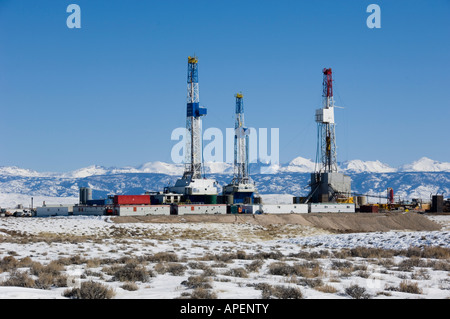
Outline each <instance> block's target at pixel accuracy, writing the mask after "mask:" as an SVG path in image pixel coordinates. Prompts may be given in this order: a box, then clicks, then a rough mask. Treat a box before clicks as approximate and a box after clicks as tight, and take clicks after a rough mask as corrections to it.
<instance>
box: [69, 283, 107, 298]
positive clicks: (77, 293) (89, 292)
mask: <svg viewBox="0 0 450 319" xmlns="http://www.w3.org/2000/svg"><path fill="white" fill-rule="evenodd" d="M62 295H63V296H64V297H68V298H72V299H111V298H113V297H114V296H115V292H114V290H113V289H112V288H110V287H108V286H106V285H104V284H101V283H98V282H95V281H84V282H82V283H81V284H80V287H79V288H70V289H66V290H65V291H64V292H63V294H62Z"/></svg>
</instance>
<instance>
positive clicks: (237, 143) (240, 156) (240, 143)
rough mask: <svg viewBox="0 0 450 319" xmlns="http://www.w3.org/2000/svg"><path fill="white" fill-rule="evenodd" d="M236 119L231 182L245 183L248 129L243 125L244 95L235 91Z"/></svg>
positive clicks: (247, 179)
mask: <svg viewBox="0 0 450 319" xmlns="http://www.w3.org/2000/svg"><path fill="white" fill-rule="evenodd" d="M235 97H236V121H235V124H234V177H233V180H232V184H235V185H238V184H240V183H242V184H247V183H249V182H250V177H249V174H248V135H249V133H250V131H249V129H248V128H247V127H245V125H244V96H243V94H242V93H237V94H236V95H235Z"/></svg>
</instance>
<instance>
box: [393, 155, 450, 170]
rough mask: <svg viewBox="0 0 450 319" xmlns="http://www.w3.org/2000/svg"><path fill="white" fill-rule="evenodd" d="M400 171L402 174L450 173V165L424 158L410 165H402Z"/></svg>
mask: <svg viewBox="0 0 450 319" xmlns="http://www.w3.org/2000/svg"><path fill="white" fill-rule="evenodd" d="M400 170H401V171H402V172H450V163H449V162H438V161H435V160H432V159H430V158H428V157H422V158H420V159H419V160H417V161H414V162H412V163H410V164H405V165H402V166H401V167H400Z"/></svg>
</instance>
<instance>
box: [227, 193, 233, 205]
mask: <svg viewBox="0 0 450 319" xmlns="http://www.w3.org/2000/svg"><path fill="white" fill-rule="evenodd" d="M226 201H227V204H230V205H231V204H233V202H234V196H233V195H227V199H226Z"/></svg>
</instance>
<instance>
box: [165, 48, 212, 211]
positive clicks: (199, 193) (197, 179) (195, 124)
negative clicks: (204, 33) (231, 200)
mask: <svg viewBox="0 0 450 319" xmlns="http://www.w3.org/2000/svg"><path fill="white" fill-rule="evenodd" d="M199 101H200V99H199V90H198V59H197V57H196V56H194V57H188V72H187V112H186V162H185V167H184V173H183V177H182V178H180V179H178V180H177V181H176V182H175V185H174V186H169V187H166V188H165V192H170V193H174V194H183V195H184V197H185V198H184V200H189V201H191V202H204V201H205V197H204V196H205V195H213V196H217V182H216V181H215V180H212V179H206V178H204V177H202V165H203V164H202V163H203V160H202V153H203V150H202V116H205V115H206V108H205V107H202V106H200V103H199Z"/></svg>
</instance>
